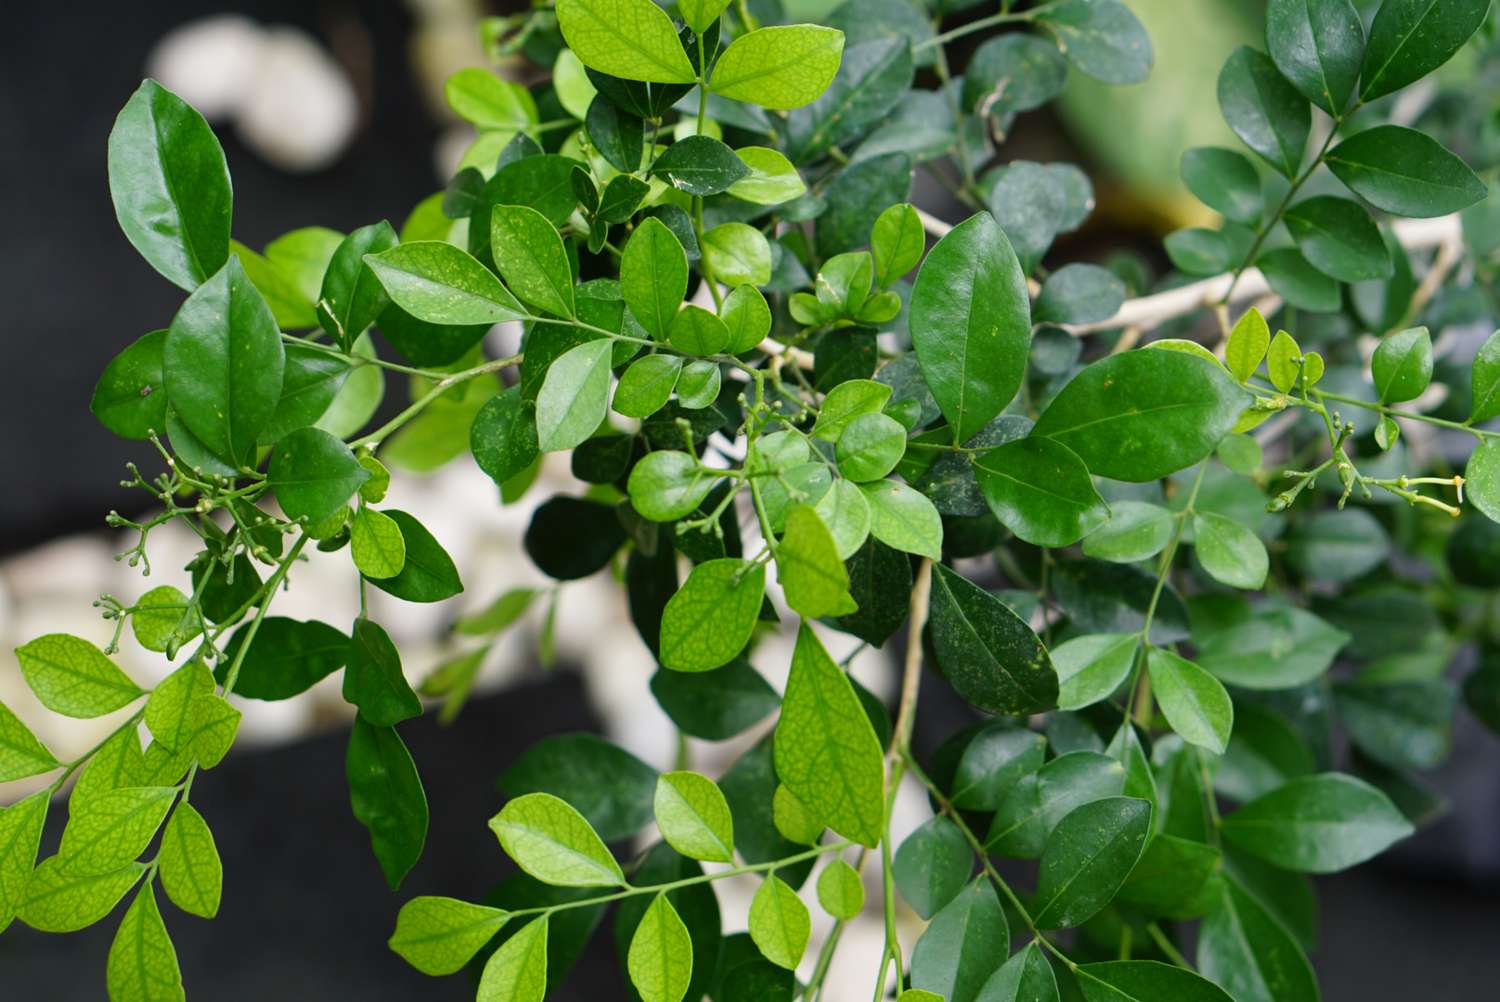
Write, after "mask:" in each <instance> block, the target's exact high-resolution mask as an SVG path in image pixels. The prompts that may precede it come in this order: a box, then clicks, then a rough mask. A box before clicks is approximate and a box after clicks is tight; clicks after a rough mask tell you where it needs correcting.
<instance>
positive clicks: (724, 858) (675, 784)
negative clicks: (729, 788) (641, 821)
mask: <svg viewBox="0 0 1500 1002" xmlns="http://www.w3.org/2000/svg"><path fill="white" fill-rule="evenodd" d="M654 811H655V814H656V824H657V826H658V827H659V828H660V829H661V834H662V838H664V839H666V840H667V844H668V845H670V846H671V847H672V848H673V849H676V850H677V851H678V852H680V853H681V854H682V855H684V856H686V857H688V858H689V859H702V860H712V861H714V862H719V863H730V862H733V861H734V819H733V818H732V817H730V814H729V804H728V803H726V802H725V800H724V794H723V793H721V792H719V788H718V787H717V786H715V785H714V782H713V780H711V779H709V778H707V777H706V776H700V775H699V774H698V773H696V772H665V773H662V774H661V776H660V777H659V778H658V779H657V781H656V798H655V802H654Z"/></svg>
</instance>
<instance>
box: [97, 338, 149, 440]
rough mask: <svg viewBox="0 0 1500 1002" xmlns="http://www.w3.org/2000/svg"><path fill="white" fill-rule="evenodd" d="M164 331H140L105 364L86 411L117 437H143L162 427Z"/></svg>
mask: <svg viewBox="0 0 1500 1002" xmlns="http://www.w3.org/2000/svg"><path fill="white" fill-rule="evenodd" d="M166 341H167V332H166V331H165V330H159V331H152V332H151V333H149V334H144V335H142V336H141V337H140V338H138V339H137V340H136V341H134V342H133V343H132V344H131V345H130V347H128V348H126V349H125V350H124V351H122V352H120V353H119V354H118V355H116V356H115V357H114V358H113V359H111V360H110V363H109V365H107V366H105V369H104V372H103V374H102V375H100V377H99V382H98V384H97V385H96V386H95V387H94V395H93V398H92V399H90V401H89V410H90V411H92V412H93V414H94V417H96V418H98V419H99V423H100V424H102V425H104V427H106V428H108V429H109V430H110V431H112V432H114V433H115V434H116V435H119V436H120V437H121V438H133V439H143V438H146V437H147V436H148V435H150V433H151V432H153V431H155V432H157V433H160V432H163V431H165V430H166V420H167V393H166V386H165V384H164V382H163V376H162V352H163V349H164V347H165V345H166Z"/></svg>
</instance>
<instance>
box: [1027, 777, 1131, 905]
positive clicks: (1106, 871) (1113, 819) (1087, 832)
mask: <svg viewBox="0 0 1500 1002" xmlns="http://www.w3.org/2000/svg"><path fill="white" fill-rule="evenodd" d="M1150 831H1151V803H1150V801H1147V800H1138V799H1135V798H1133V797H1107V798H1105V799H1103V800H1096V801H1094V802H1093V803H1089V804H1084V805H1083V806H1082V807H1078V808H1075V809H1074V810H1073V811H1071V812H1070V813H1068V814H1067V815H1066V816H1065V817H1064V818H1063V819H1062V820H1061V821H1060V822H1058V825H1057V827H1056V828H1054V829H1053V830H1052V834H1051V835H1049V836H1048V837H1047V847H1046V848H1045V849H1044V850H1042V863H1041V871H1040V874H1039V876H1038V878H1037V879H1038V883H1037V892H1036V895H1037V898H1036V900H1037V903H1036V908H1035V909H1034V910H1033V912H1034V918H1035V920H1036V923H1037V926H1038V928H1041V929H1058V928H1062V927H1065V926H1076V925H1082V924H1083V923H1084V922H1086V921H1088V920H1089V919H1090V918H1092V917H1093V916H1094V915H1095V914H1097V913H1098V912H1099V911H1100V910H1101V909H1102V908H1104V906H1105V905H1107V904H1109V902H1110V900H1111V899H1113V898H1114V896H1115V893H1116V892H1117V891H1118V890H1119V889H1120V885H1121V884H1123V883H1125V878H1126V877H1128V876H1130V871H1131V870H1132V869H1133V868H1134V867H1135V863H1136V860H1138V859H1139V858H1140V856H1141V852H1142V850H1144V849H1145V847H1146V836H1147V835H1148V834H1150Z"/></svg>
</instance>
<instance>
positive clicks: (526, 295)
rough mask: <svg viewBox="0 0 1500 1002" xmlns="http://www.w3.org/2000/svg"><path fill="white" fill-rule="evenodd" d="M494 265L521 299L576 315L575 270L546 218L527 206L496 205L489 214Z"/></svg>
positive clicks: (555, 312) (550, 309)
mask: <svg viewBox="0 0 1500 1002" xmlns="http://www.w3.org/2000/svg"><path fill="white" fill-rule="evenodd" d="M490 252H491V253H492V254H493V255H494V256H495V266H496V267H497V268H499V270H500V276H501V277H502V278H504V279H505V281H506V283H507V284H508V285H509V286H510V289H511V291H512V292H514V293H515V294H516V296H517V297H518V298H520V300H521V301H522V302H525V303H529V304H531V305H532V306H535V307H537V308H538V309H542V310H545V311H547V312H548V313H552V314H555V315H557V316H560V317H571V316H573V315H574V304H573V271H572V268H571V266H570V265H569V264H568V254H567V250H566V249H565V248H564V247H563V242H562V237H561V236H559V235H558V232H557V230H555V229H554V228H553V226H552V224H551V223H550V222H548V220H547V217H546V216H543V215H542V214H541V213H540V212H538V211H537V210H535V209H533V208H531V207H530V206H526V205H497V206H495V207H494V210H493V212H492V214H491V216H490Z"/></svg>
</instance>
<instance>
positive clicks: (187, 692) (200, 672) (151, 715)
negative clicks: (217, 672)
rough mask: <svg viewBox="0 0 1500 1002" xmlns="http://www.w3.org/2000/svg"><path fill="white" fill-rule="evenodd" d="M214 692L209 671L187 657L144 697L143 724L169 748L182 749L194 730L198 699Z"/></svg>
mask: <svg viewBox="0 0 1500 1002" xmlns="http://www.w3.org/2000/svg"><path fill="white" fill-rule="evenodd" d="M213 694H214V677H213V674H212V673H211V672H210V671H209V670H208V668H207V667H206V666H205V665H204V664H203V662H201V661H190V662H188V663H187V664H185V665H183V666H182V667H181V668H179V669H177V670H176V671H174V672H173V673H172V674H170V675H168V676H167V677H166V678H165V679H164V680H163V681H162V682H161V684H160V685H158V686H157V687H156V689H155V690H154V691H153V692H152V693H151V698H150V699H148V700H146V726H147V727H148V728H150V730H151V736H152V737H153V738H155V739H156V740H157V741H159V742H161V743H162V745H163V746H164V747H166V748H168V749H170V750H171V751H175V752H181V751H186V750H188V748H189V747H190V746H191V744H192V741H193V736H194V734H195V733H196V732H197V730H198V722H199V710H200V707H201V704H202V702H203V701H204V700H205V699H207V698H208V697H211V696H212V695H213Z"/></svg>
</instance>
